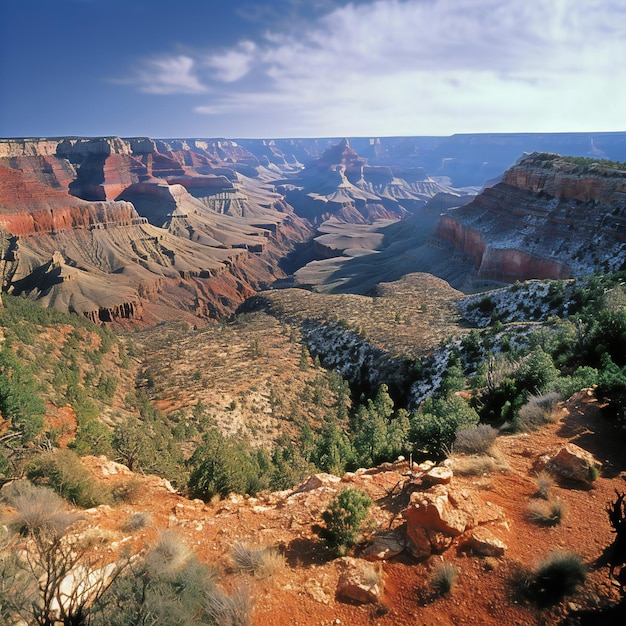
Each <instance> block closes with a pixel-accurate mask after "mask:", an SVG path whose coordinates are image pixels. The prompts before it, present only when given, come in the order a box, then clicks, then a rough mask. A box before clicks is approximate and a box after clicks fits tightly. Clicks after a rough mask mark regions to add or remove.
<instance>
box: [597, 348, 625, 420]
mask: <svg viewBox="0 0 626 626" xmlns="http://www.w3.org/2000/svg"><path fill="white" fill-rule="evenodd" d="M596 396H597V397H598V398H601V399H603V400H604V401H606V402H608V404H607V406H606V407H605V408H604V413H605V415H607V416H608V417H610V418H612V419H616V420H618V421H619V422H620V423H621V424H624V423H625V420H626V366H625V367H618V366H617V365H616V364H615V363H613V361H612V360H611V358H610V357H609V355H604V357H603V359H602V367H601V369H600V373H599V374H598V386H597V388H596Z"/></svg>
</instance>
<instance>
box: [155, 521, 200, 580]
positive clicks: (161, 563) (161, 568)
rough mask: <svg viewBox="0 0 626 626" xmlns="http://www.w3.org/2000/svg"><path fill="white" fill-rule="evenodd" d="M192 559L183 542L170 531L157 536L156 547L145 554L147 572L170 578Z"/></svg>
mask: <svg viewBox="0 0 626 626" xmlns="http://www.w3.org/2000/svg"><path fill="white" fill-rule="evenodd" d="M191 558H192V552H191V550H190V549H189V548H188V546H187V545H186V544H185V543H184V542H183V540H182V539H181V538H180V537H179V536H178V535H176V534H175V533H173V532H172V531H168V530H166V531H163V532H161V533H160V534H159V539H158V541H157V543H156V545H155V546H154V547H153V548H152V549H151V550H150V551H149V552H148V553H147V554H146V557H145V562H146V567H147V569H148V571H150V572H156V573H158V574H159V575H160V576H171V575H172V574H173V573H174V572H176V571H178V570H180V569H182V568H183V567H184V565H185V564H186V563H187V562H188V561H189V560H190V559H191Z"/></svg>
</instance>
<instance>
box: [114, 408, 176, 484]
mask: <svg viewBox="0 0 626 626" xmlns="http://www.w3.org/2000/svg"><path fill="white" fill-rule="evenodd" d="M141 413H142V416H143V418H142V419H135V418H132V417H130V418H128V419H126V420H124V421H123V422H120V423H119V424H116V426H115V428H114V429H113V440H112V443H111V445H112V448H113V455H114V457H115V459H116V460H117V461H119V462H120V463H123V464H124V465H126V466H127V467H128V468H129V469H131V470H133V471H144V472H150V473H152V474H157V475H158V476H163V477H165V478H167V479H168V480H170V481H172V482H173V483H174V484H176V485H177V486H182V485H184V484H185V482H186V473H185V471H184V466H183V460H182V455H181V452H180V448H179V446H178V445H177V442H176V439H175V438H174V435H173V434H172V431H171V429H170V428H169V426H168V425H167V424H166V423H165V421H163V420H160V419H156V417H157V415H158V414H157V413H156V412H155V411H154V409H153V408H152V407H150V406H149V405H147V404H143V405H142V407H141Z"/></svg>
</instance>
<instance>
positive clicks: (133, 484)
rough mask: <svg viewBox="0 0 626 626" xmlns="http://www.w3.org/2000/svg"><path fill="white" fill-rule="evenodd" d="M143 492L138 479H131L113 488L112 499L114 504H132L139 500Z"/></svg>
mask: <svg viewBox="0 0 626 626" xmlns="http://www.w3.org/2000/svg"><path fill="white" fill-rule="evenodd" d="M143 491H144V489H143V482H142V481H141V480H140V479H139V478H131V479H130V480H127V481H125V482H123V483H118V484H117V485H115V487H113V499H114V500H115V501H116V502H125V503H127V504H134V503H136V502H137V501H138V500H139V496H140V495H141V494H142V493H143Z"/></svg>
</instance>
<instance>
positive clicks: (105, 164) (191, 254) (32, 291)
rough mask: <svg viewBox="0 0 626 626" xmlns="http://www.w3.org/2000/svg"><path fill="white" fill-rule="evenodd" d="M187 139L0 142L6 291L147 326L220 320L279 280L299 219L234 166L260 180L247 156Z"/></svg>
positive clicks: (300, 234) (300, 227)
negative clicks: (183, 320) (198, 319)
mask: <svg viewBox="0 0 626 626" xmlns="http://www.w3.org/2000/svg"><path fill="white" fill-rule="evenodd" d="M191 143H192V144H193V145H191V146H190V145H189V144H187V143H186V142H172V143H170V144H167V143H165V142H155V141H153V140H151V139H147V138H145V139H143V138H139V139H129V140H123V139H119V138H115V137H112V138H98V139H75V138H65V139H53V140H3V141H0V229H1V235H2V236H1V237H0V240H1V241H2V243H3V250H2V258H1V265H2V276H3V289H5V290H7V291H9V292H11V293H15V294H24V295H27V296H28V297H30V298H36V299H39V300H40V301H41V302H42V303H43V304H45V305H47V306H53V307H56V308H59V309H64V310H70V311H76V312H78V313H82V314H85V315H87V316H88V317H90V318H91V319H93V320H94V321H105V322H110V321H117V322H118V323H122V321H123V320H124V319H127V318H130V319H133V320H134V321H135V322H137V321H143V323H154V322H157V321H159V320H163V319H178V318H179V317H180V311H181V310H182V311H183V312H184V313H183V317H184V316H185V315H187V316H188V319H189V320H190V321H192V320H193V318H196V317H198V316H199V317H217V316H220V315H224V314H227V313H229V312H231V311H233V310H234V309H235V308H236V307H237V305H239V304H240V303H241V302H242V301H243V300H244V299H245V298H246V297H248V296H249V295H252V294H253V293H254V292H255V290H257V289H258V288H259V287H260V286H261V285H265V284H269V283H271V282H272V281H274V280H275V279H276V278H282V277H284V273H282V271H281V270H280V269H279V265H278V260H279V259H280V258H282V257H283V256H285V254H287V252H288V251H289V250H290V249H291V248H292V247H293V245H294V244H295V243H298V242H301V241H303V240H304V239H306V238H307V237H308V232H309V227H308V225H307V223H306V222H304V221H303V220H301V219H299V218H298V217H297V216H296V215H295V213H294V211H293V208H292V207H291V206H290V205H288V204H287V203H286V202H285V199H284V196H282V195H281V194H278V193H276V192H275V191H274V189H273V187H272V186H271V185H270V184H268V183H267V182H265V181H264V180H261V177H260V176H257V177H255V178H250V177H248V176H246V175H245V174H240V173H239V172H238V171H237V169H243V170H245V171H246V172H247V173H249V174H254V175H256V174H258V172H257V170H256V169H254V168H255V167H260V166H259V163H258V160H257V159H256V157H254V156H253V155H252V154H250V153H249V152H248V151H246V150H245V149H243V148H240V147H238V146H237V145H236V144H235V143H234V142H224V144H225V145H222V143H221V142H214V143H212V144H209V143H206V142H204V143H203V142H200V141H195V142H191ZM226 161H228V163H226ZM266 178H267V176H266ZM194 323H195V322H194Z"/></svg>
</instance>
